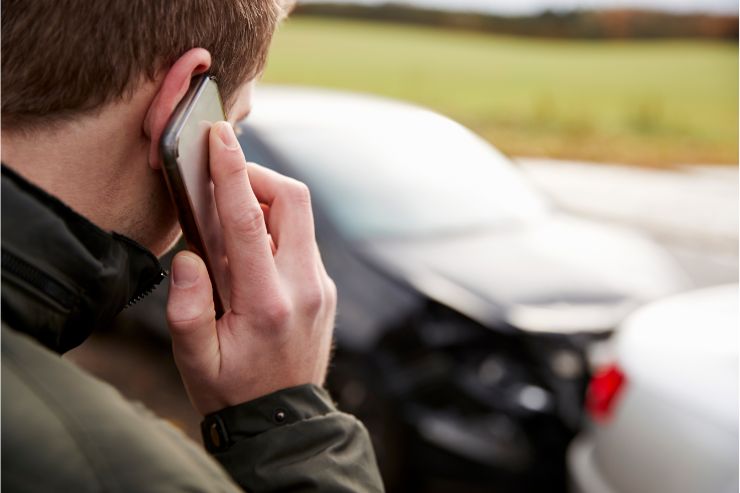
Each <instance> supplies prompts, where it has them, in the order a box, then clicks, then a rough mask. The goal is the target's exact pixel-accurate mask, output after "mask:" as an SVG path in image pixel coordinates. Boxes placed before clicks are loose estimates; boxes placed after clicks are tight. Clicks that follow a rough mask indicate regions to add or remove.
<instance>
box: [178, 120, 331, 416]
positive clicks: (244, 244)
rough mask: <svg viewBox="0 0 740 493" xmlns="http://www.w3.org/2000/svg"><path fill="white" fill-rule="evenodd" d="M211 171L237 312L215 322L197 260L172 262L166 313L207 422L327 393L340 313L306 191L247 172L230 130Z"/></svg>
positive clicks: (220, 130)
mask: <svg viewBox="0 0 740 493" xmlns="http://www.w3.org/2000/svg"><path fill="white" fill-rule="evenodd" d="M210 162H211V165H210V166H211V175H212V178H213V183H214V185H215V192H214V193H215V196H216V209H217V211H218V215H219V218H220V220H221V227H222V229H223V235H224V242H225V245H226V256H227V258H228V265H229V270H230V276H231V298H230V304H231V308H230V310H229V311H228V312H226V313H225V314H224V315H223V316H222V317H221V318H220V319H219V320H216V318H215V310H214V304H213V292H212V290H211V282H210V279H209V277H208V272H207V270H206V267H205V264H204V263H203V261H202V260H201V259H200V257H198V256H197V255H196V254H194V253H191V252H180V253H178V254H177V256H176V257H175V258H174V260H173V262H172V281H171V285H170V294H169V300H168V303H167V320H168V322H169V325H170V331H171V333H172V348H173V353H174V356H175V362H176V363H177V367H178V369H179V370H180V375H181V376H182V379H183V382H184V383H185V387H186V389H187V391H188V394H189V396H190V400H191V402H192V403H193V405H194V406H195V408H196V409H197V410H198V411H199V412H200V413H201V414H208V413H211V412H214V411H217V410H219V409H222V408H224V407H227V406H232V405H235V404H240V403H242V402H246V401H249V400H252V399H255V398H257V397H260V396H262V395H265V394H268V393H270V392H274V391H276V390H280V389H283V388H287V387H292V386H295V385H301V384H306V383H313V384H316V385H319V386H320V385H323V382H324V378H325V376H326V369H327V365H328V361H329V353H330V347H331V339H332V329H333V325H334V314H335V310H336V288H335V286H334V283H333V282H332V280H331V279H330V278H329V276H328V275H327V274H326V270H325V269H324V266H323V263H322V262H321V257H320V255H319V250H318V246H317V245H316V239H315V235H314V226H313V214H312V212H311V201H310V196H309V192H308V188H307V187H306V186H305V185H304V184H302V183H300V182H298V181H296V180H293V179H290V178H287V177H284V176H282V175H279V174H278V173H275V172H273V171H271V170H268V169H266V168H263V167H261V166H258V165H255V164H251V163H250V164H247V162H246V161H245V159H244V154H243V153H242V150H241V148H240V147H239V144H238V142H237V140H236V136H235V135H234V130H233V129H232V128H231V125H229V124H228V123H226V122H219V123H216V124H215V125H213V127H212V129H211V133H210Z"/></svg>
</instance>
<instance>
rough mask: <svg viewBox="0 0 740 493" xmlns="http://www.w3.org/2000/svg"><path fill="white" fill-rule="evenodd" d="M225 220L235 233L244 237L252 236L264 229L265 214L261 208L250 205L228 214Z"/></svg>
mask: <svg viewBox="0 0 740 493" xmlns="http://www.w3.org/2000/svg"><path fill="white" fill-rule="evenodd" d="M227 222H228V223H230V225H231V227H232V229H233V230H234V232H235V233H237V234H239V235H240V236H244V237H254V236H256V235H258V234H262V233H263V232H264V231H265V216H264V214H263V212H262V209H261V208H259V207H254V206H251V205H247V206H245V207H242V208H241V210H239V211H235V212H232V213H230V214H228V217H227Z"/></svg>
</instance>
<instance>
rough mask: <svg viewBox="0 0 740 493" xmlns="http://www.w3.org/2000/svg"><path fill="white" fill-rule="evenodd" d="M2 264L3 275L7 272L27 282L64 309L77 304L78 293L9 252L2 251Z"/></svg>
mask: <svg viewBox="0 0 740 493" xmlns="http://www.w3.org/2000/svg"><path fill="white" fill-rule="evenodd" d="M1 264H2V270H3V275H5V273H6V272H7V273H10V274H12V275H13V276H15V277H17V278H18V279H21V280H23V281H25V282H26V283H28V284H30V285H31V286H33V287H34V288H36V289H38V290H39V291H41V292H42V293H44V294H45V295H46V296H48V297H49V298H51V299H52V300H54V301H55V302H57V303H58V304H60V305H61V306H63V307H64V308H67V309H71V308H72V307H74V305H75V304H76V301H77V298H78V293H75V292H74V291H73V290H72V289H70V288H68V287H67V286H65V285H64V284H62V283H60V282H59V281H57V280H56V279H54V278H53V277H51V276H50V275H48V274H47V273H45V272H44V271H42V270H40V269H38V268H37V267H35V266H33V265H31V264H30V263H28V262H26V261H25V260H23V259H22V258H20V257H18V256H16V255H14V254H12V253H10V252H8V251H7V250H3V251H2V262H1Z"/></svg>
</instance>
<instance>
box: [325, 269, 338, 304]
mask: <svg viewBox="0 0 740 493" xmlns="http://www.w3.org/2000/svg"><path fill="white" fill-rule="evenodd" d="M325 277H326V297H327V298H328V300H329V302H330V303H331V304H332V305H336V304H337V296H338V295H337V285H336V283H335V282H334V280H333V279H332V278H331V277H329V276H325Z"/></svg>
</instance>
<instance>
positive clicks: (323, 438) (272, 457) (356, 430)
mask: <svg viewBox="0 0 740 493" xmlns="http://www.w3.org/2000/svg"><path fill="white" fill-rule="evenodd" d="M201 431H202V433H203V443H204V444H205V447H206V449H207V450H208V451H209V452H211V453H212V454H213V456H214V457H215V458H216V460H218V461H219V462H220V463H221V465H222V466H223V467H224V468H225V469H226V471H227V472H228V473H229V474H231V476H232V478H233V479H234V480H235V481H236V482H237V483H238V484H239V485H240V486H241V487H242V488H244V489H245V490H247V491H252V492H269V491H305V492H314V491H321V492H382V491H383V483H382V480H381V477H380V473H379V471H378V466H377V463H376V460H375V454H374V452H373V448H372V444H371V442H370V437H369V435H368V433H367V430H366V429H365V427H364V426H363V425H362V423H360V422H359V421H358V420H357V419H356V418H354V417H353V416H350V415H348V414H344V413H341V412H339V411H338V410H337V409H336V407H335V406H334V403H333V402H332V401H331V398H330V397H329V394H328V393H327V392H326V391H325V390H323V389H321V388H319V387H316V386H314V385H301V386H298V387H292V388H289V389H285V390H280V391H278V392H274V393H272V394H269V395H266V396H263V397H260V398H259V399H255V400H253V401H249V402H246V403H244V404H240V405H237V406H233V407H228V408H225V409H222V410H221V411H218V412H216V413H213V414H209V415H208V416H206V417H205V419H204V421H203V422H202V423H201Z"/></svg>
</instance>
